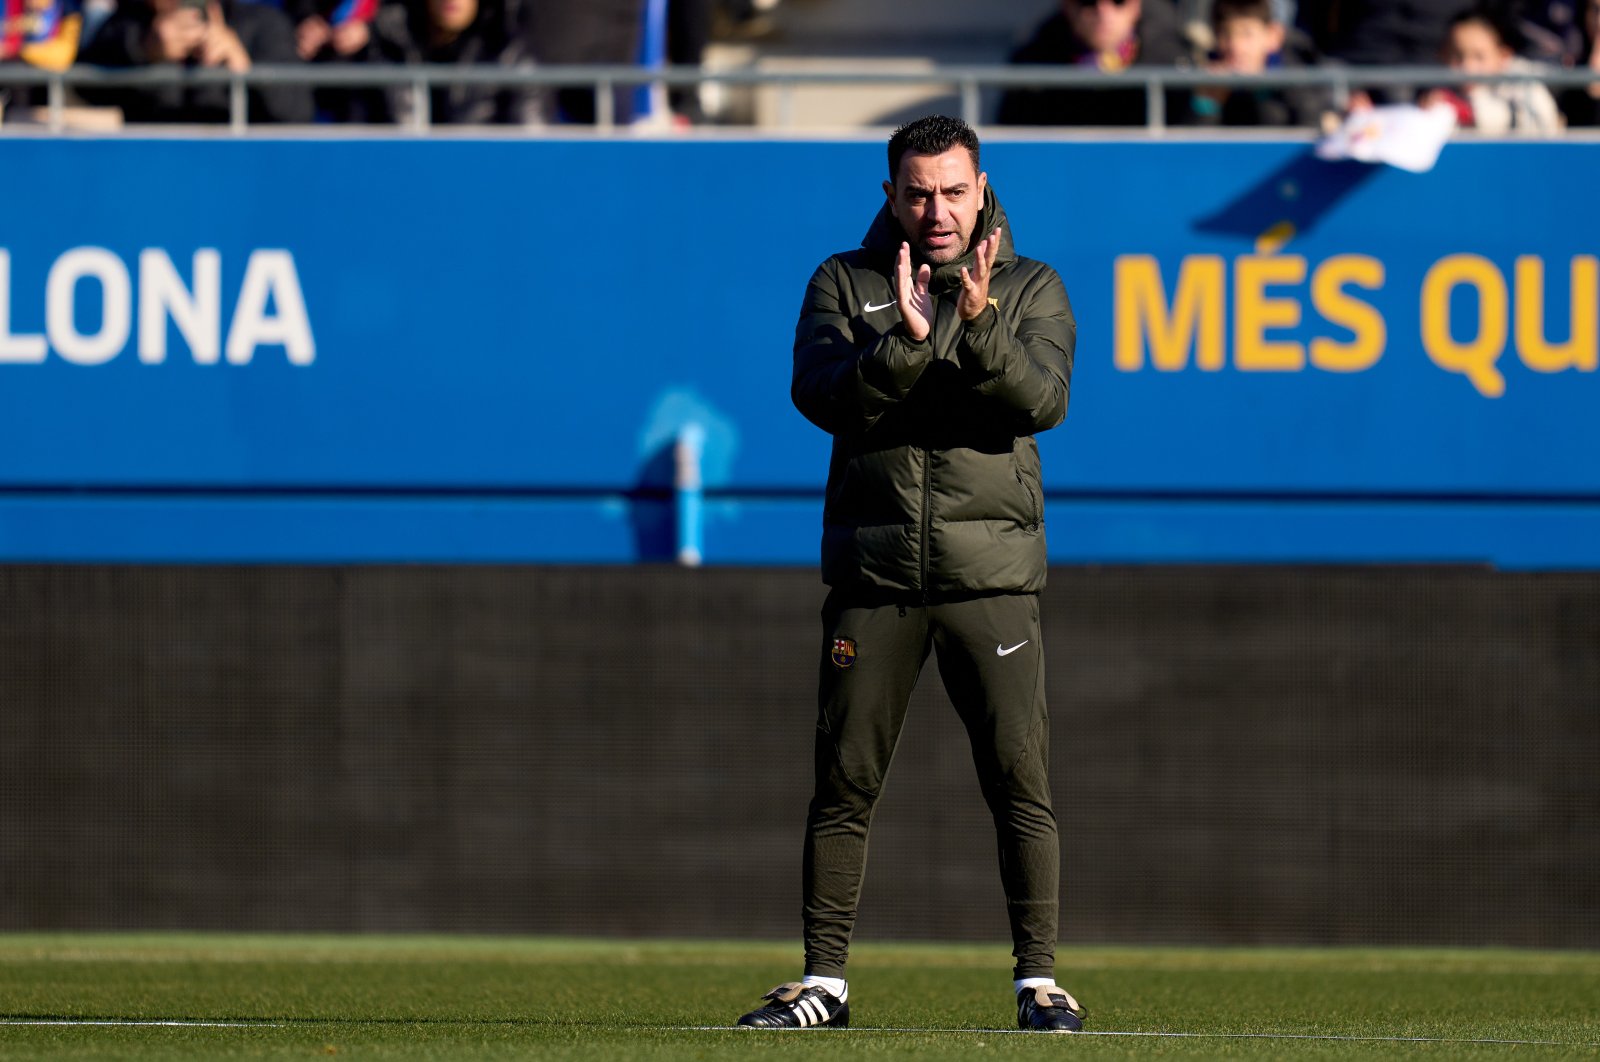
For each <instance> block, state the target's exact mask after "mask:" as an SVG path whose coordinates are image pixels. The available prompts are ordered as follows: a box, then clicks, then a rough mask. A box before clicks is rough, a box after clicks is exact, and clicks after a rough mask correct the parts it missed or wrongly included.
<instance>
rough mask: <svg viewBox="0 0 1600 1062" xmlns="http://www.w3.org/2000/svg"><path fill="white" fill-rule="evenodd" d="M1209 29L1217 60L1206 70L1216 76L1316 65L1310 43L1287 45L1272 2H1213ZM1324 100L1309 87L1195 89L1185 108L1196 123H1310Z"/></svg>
mask: <svg viewBox="0 0 1600 1062" xmlns="http://www.w3.org/2000/svg"><path fill="white" fill-rule="evenodd" d="M1211 29H1212V32H1213V34H1214V35H1215V38H1216V45H1217V47H1216V59H1215V61H1214V62H1212V63H1211V64H1210V65H1209V66H1208V67H1207V69H1209V70H1211V71H1213V72H1215V73H1228V74H1259V73H1262V72H1263V71H1266V70H1279V69H1286V68H1294V67H1301V66H1309V65H1313V64H1315V62H1316V55H1315V52H1314V50H1313V49H1312V48H1311V47H1310V45H1309V42H1301V41H1298V40H1296V41H1294V42H1292V43H1291V41H1290V31H1289V30H1288V29H1287V28H1286V27H1285V26H1284V25H1283V23H1282V22H1279V21H1278V19H1277V15H1276V12H1275V10H1274V7H1273V4H1272V0H1215V2H1214V3H1213V4H1212V5H1211ZM1324 100H1325V94H1324V93H1323V92H1321V91H1319V90H1316V89H1312V88H1304V89H1299V88H1291V89H1273V88H1261V87H1249V88H1229V87H1227V86H1224V85H1216V86H1206V87H1203V88H1199V89H1196V90H1195V92H1194V95H1193V96H1192V97H1191V100H1190V109H1191V112H1192V115H1191V117H1192V120H1193V121H1194V122H1195V123H1196V124H1198V125H1279V126H1283V125H1314V124H1316V123H1317V121H1318V120H1319V119H1320V117H1321V115H1322V112H1323V111H1324V110H1325V109H1326V104H1325V102H1324Z"/></svg>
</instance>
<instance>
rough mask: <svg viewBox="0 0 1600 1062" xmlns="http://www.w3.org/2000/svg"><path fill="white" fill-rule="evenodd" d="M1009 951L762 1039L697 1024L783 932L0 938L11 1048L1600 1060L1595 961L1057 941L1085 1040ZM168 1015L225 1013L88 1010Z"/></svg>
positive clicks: (786, 961) (8, 1053)
mask: <svg viewBox="0 0 1600 1062" xmlns="http://www.w3.org/2000/svg"><path fill="white" fill-rule="evenodd" d="M1008 960H1009V956H1008V955H1007V953H1006V949H1005V948H1004V947H999V946H994V947H986V946H943V945H890V944H878V945H874V944H870V943H863V944H858V945H857V948H856V950H855V953H854V955H853V956H852V970H851V981H850V990H851V1006H852V1017H853V1019H854V1027H853V1028H852V1029H851V1030H849V1031H844V1032H835V1031H827V1030H822V1031H807V1032H780V1033H767V1032H753V1031H735V1030H732V1029H727V1030H724V1029H720V1028H714V1029H704V1028H701V1027H704V1026H726V1025H728V1024H729V1023H731V1022H732V1021H733V1019H734V1018H736V1017H737V1016H738V1015H739V1014H740V1013H741V1012H742V1011H744V1010H746V1009H748V1008H749V1007H750V1006H752V1005H754V1003H755V1002H756V1000H757V997H759V995H760V994H761V993H762V992H764V991H766V989H768V988H770V987H771V986H772V985H773V984H775V983H777V982H779V981H783V980H788V979H790V978H791V977H793V976H794V975H795V971H796V964H797V963H798V961H799V959H798V949H797V947H796V946H795V945H793V944H788V945H762V944H745V943H737V944H735V943H716V942H688V941H677V942H669V941H648V942H643V941H640V942H628V941H614V940H551V939H526V938H516V937H506V938H476V937H412V936H364V937H346V936H337V937H335V936H326V937H323V936H218V935H208V934H166V935H121V934H59V935H38V934H29V935H9V936H7V935H0V1058H8V1059H9V1058H19V1059H20V1058H28V1059H33V1058H72V1059H155V1058H205V1059H213V1058H215V1059H223V1058H273V1059H276V1058H286V1059H287V1058H297V1059H305V1058H312V1057H330V1056H332V1057H345V1058H350V1059H425V1058H449V1059H501V1058H551V1059H608V1060H609V1059H746V1058H759V1059H768V1058H771V1059H786V1058H794V1059H806V1060H817V1059H834V1058H841V1059H851V1058H863V1059H880V1058H908V1059H909V1058H916V1059H989V1058H994V1059H1001V1058H1045V1057H1051V1058H1060V1057H1071V1058H1073V1059H1104V1058H1234V1059H1258V1058H1259V1059H1280V1058H1289V1059H1353V1058H1361V1059H1365V1058H1438V1059H1458V1058H1464V1059H1491V1058H1492V1059H1518V1060H1521V1059H1544V1058H1591V1059H1592V1058H1600V1018H1597V1016H1596V1008H1597V1005H1600V954H1596V953H1592V952H1518V951H1455V950H1450V951H1446V950H1405V951H1401V950H1369V949H1362V950H1355V949H1332V950H1320V951H1319V950H1287V949H1238V950H1230V949H1210V950H1207V949H1167V948H1064V949H1063V951H1062V953H1061V956H1060V967H1059V969H1060V978H1059V979H1060V980H1061V981H1062V983H1064V984H1065V985H1067V987H1068V988H1070V989H1071V990H1072V991H1073V992H1074V993H1075V994H1076V995H1077V996H1078V997H1079V999H1080V1000H1081V1001H1082V1002H1083V1004H1084V1005H1085V1006H1086V1007H1087V1008H1088V1009H1089V1025H1090V1029H1091V1030H1092V1032H1093V1034H1092V1035H1079V1036H1069V1035H1058V1036H1049V1035H1037V1034H1020V1033H1016V1032H1012V1031H1008V1030H1011V1029H1012V1028H1013V1025H1014V1021H1015V1016H1014V1011H1013V1009H1012V1006H1011V1002H1010V994H1009V989H1010V984H1009V981H1008V980H1007V976H1008V970H1009V966H1008ZM160 1021H166V1022H216V1023H233V1024H228V1025H219V1026H181V1025H153V1024H80V1023H84V1022H100V1023H113V1022H116V1023H133V1022H160ZM1133 1034H1164V1035H1133ZM1165 1034H1184V1035H1165ZM1488 1041H1502V1042H1488ZM1510 1041H1520V1042H1510Z"/></svg>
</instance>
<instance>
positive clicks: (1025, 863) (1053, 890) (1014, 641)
mask: <svg viewBox="0 0 1600 1062" xmlns="http://www.w3.org/2000/svg"><path fill="white" fill-rule="evenodd" d="M822 622H823V638H822V661H821V680H820V688H819V694H818V701H819V709H820V710H819V712H818V717H817V743H816V791H815V795H814V796H813V797H812V800H811V808H810V812H809V815H808V818H807V822H806V843H805V860H804V866H803V874H804V904H805V906H804V912H803V913H804V920H805V949H806V972H807V973H809V974H819V975H821V976H824V977H843V976H844V968H845V959H846V955H847V952H848V950H849V946H850V934H851V930H852V929H853V927H854V925H855V918H856V904H857V900H858V898H859V896H860V894H861V879H862V875H863V873H864V872H865V870H866V858H867V831H868V828H869V827H870V825H871V822H872V809H873V806H874V805H875V804H876V802H877V799H878V797H879V795H880V794H881V793H882V791H883V784H884V779H885V778H886V777H887V775H888V772H889V762H890V760H891V759H892V758H893V756H894V749H895V744H896V742H897V741H898V740H899V737H900V729H901V727H902V726H903V725H904V723H905V718H906V708H907V705H908V703H909V701H910V698H911V691H912V689H913V688H914V687H915V686H916V683H917V676H918V675H919V674H920V673H921V671H922V666H923V664H924V663H925V662H926V661H927V659H928V653H929V652H930V650H931V651H933V652H935V653H937V655H938V661H939V675H940V677H941V678H942V679H943V680H944V686H945V690H946V691H947V692H948V693H949V695H950V700H951V702H952V703H953V704H954V705H955V709H956V712H957V714H958V715H959V716H960V718H961V722H962V723H963V724H964V725H965V727H966V730H967V736H968V738H969V739H970V741H971V744H972V759H973V763H974V765H975V766H976V767H977V771H978V781H979V783H980V785H981V787H982V791H983V797H984V800H985V801H986V802H987V804H988V806H989V811H990V814H991V815H992V816H993V817H994V825H995V833H996V836H997V840H998V842H999V851H1000V880H1001V884H1002V886H1003V887H1004V889H1005V896H1006V911H1007V914H1008V916H1009V918H1010V922H1011V937H1012V943H1013V945H1014V946H1013V949H1012V954H1013V955H1015V956H1016V968H1015V974H1014V976H1016V977H1050V976H1053V974H1054V969H1055V941H1056V918H1057V909H1058V904H1059V894H1058V888H1059V883H1058V878H1059V873H1060V865H1059V855H1058V848H1057V839H1056V820H1055V814H1054V812H1053V811H1052V810H1051V807H1050V782H1049V776H1048V764H1049V743H1050V722H1049V717H1048V715H1047V714H1046V711H1045V700H1044V655H1043V653H1042V652H1041V647H1040V645H1039V598H1038V596H1037V595H1034V594H1015V595H1011V594H1006V595H991V596H985V597H977V598H970V599H966V600H961V601H952V602H947V603H941V604H930V605H910V604H907V605H901V604H893V603H890V604H884V603H881V602H870V603H869V602H865V601H863V600H861V599H860V598H855V599H852V598H851V597H849V596H847V595H844V594H841V593H840V592H838V591H835V592H834V593H832V594H830V595H829V597H828V601H827V604H825V605H824V606H823V611H822Z"/></svg>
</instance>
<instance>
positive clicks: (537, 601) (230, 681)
mask: <svg viewBox="0 0 1600 1062" xmlns="http://www.w3.org/2000/svg"><path fill="white" fill-rule="evenodd" d="M822 597H823V592H822V588H821V587H820V586H819V585H818V583H817V582H816V579H815V576H814V574H813V573H811V572H808V571H805V570H784V569H766V570H730V569H714V570H702V571H681V570H675V569H668V568H659V569H657V568H586V569H562V568H461V567H456V568H438V567H419V568H407V567H389V568H374V567H364V568H204V567H174V568H131V567H7V568H0V838H3V846H0V852H3V853H4V854H3V856H0V860H3V867H0V929H46V928H123V927H126V928H147V927H148V928H160V927H173V928H178V927H182V928H237V929H330V930H333V929H365V930H388V929H395V930H411V929H435V930H463V931H518V932H536V933H569V934H583V933H605V934H641V935H685V936H697V935H708V936H728V937H743V936H756V937H765V938H790V937H794V936H796V935H797V922H798V909H799V889H798V882H797V875H798V866H799V856H800V837H801V829H802V822H803V817H804V811H805V803H806V799H807V797H808V790H809V763H810V755H809V741H810V734H811V730H812V714H813V711H814V707H813V689H812V688H813V683H814V676H815V668H816V659H815V654H816V651H817V648H818V642H819V627H818V621H817V610H818V608H819V607H820V605H821V601H822ZM1044 605H1045V619H1044V630H1045V637H1046V639H1047V642H1048V647H1049V681H1050V698H1051V709H1052V714H1053V717H1054V735H1055V738H1054V740H1055V745H1054V749H1053V760H1054V765H1055V791H1056V804H1057V813H1058V816H1059V818H1060V820H1061V823H1062V836H1063V841H1064V844H1063V866H1064V871H1065V873H1064V879H1063V880H1064V908H1063V920H1062V924H1063V937H1064V938H1065V939H1067V940H1069V941H1124V942H1138V941H1194V942H1205V943H1247V942H1266V941H1272V942H1308V943H1362V942H1419V943H1463V944H1518V945H1555V946H1584V947H1596V946H1600V903H1597V900H1596V890H1595V882H1596V881H1597V880H1600V574H1594V573H1590V574H1583V575H1532V574H1497V573H1491V572H1487V571H1477V570H1448V569H1372V568H1340V569H1290V568H1195V569H1183V568H1138V569H1058V570H1055V571H1053V572H1052V574H1051V582H1050V588H1049V589H1048V590H1047V591H1046V593H1045V597H1044ZM997 878H998V875H997V872H996V870H995V866H994V855H993V839H992V835H991V832H990V829H989V826H988V823H987V818H986V814H985V812H984V811H983V808H982V804H981V801H980V799H979V795H978V792H977V786H976V783H975V781H974V780H973V777H972V769H971V764H970V761H969V759H968V754H967V750H966V747H965V743H964V738H963V736H962V733H961V730H960V727H959V725H958V723H957V722H956V720H955V717H954V713H953V712H952V711H951V710H950V709H949V707H948V704H947V702H946V701H945V700H944V696H943V693H942V692H941V691H940V690H939V689H938V684H937V676H936V672H935V670H934V669H933V668H932V667H930V668H928V669H927V672H926V674H925V675H924V681H923V683H922V686H921V687H920V688H919V689H918V691H917V694H916V698H915V704H914V706H913V710H912V713H911V717H910V722H909V724H908V726H907V731H906V734H905V736H904V738H903V740H902V743H901V748H900V753H899V756H898V759H897V761H896V764H895V768H894V772H893V777H892V779H891V782H890V786H889V793H888V796H887V797H885V799H884V801H883V803H882V804H881V805H880V808H879V811H878V817H877V822H876V825H875V829H874V833H873V839H872V864H871V867H870V870H869V875H868V882H867V888H866V895H865V897H864V901H863V910H862V915H861V921H860V925H859V928H858V933H857V937H858V939H884V938H890V937H896V938H971V939H1003V938H1004V937H1005V919H1004V914H1003V911H1002V908H1001V899H1000V891H999V884H998V880H997Z"/></svg>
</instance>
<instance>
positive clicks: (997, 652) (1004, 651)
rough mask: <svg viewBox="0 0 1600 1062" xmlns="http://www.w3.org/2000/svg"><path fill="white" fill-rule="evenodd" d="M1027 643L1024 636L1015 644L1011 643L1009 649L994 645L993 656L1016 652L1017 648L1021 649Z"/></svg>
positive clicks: (1008, 654)
mask: <svg viewBox="0 0 1600 1062" xmlns="http://www.w3.org/2000/svg"><path fill="white" fill-rule="evenodd" d="M1027 644H1028V639H1026V638H1024V639H1022V641H1020V642H1018V643H1017V644H1016V645H1013V646H1012V647H1011V648H1010V649H1003V648H1001V647H1000V646H998V645H996V646H995V647H994V655H995V656H1010V655H1011V654H1012V653H1014V652H1016V651H1017V650H1018V649H1021V648H1022V647H1023V646H1024V645H1027Z"/></svg>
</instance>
